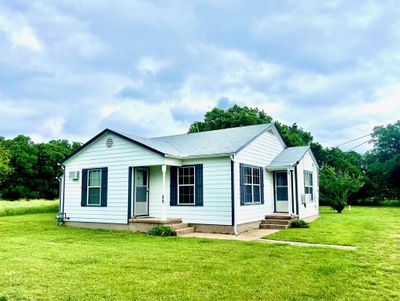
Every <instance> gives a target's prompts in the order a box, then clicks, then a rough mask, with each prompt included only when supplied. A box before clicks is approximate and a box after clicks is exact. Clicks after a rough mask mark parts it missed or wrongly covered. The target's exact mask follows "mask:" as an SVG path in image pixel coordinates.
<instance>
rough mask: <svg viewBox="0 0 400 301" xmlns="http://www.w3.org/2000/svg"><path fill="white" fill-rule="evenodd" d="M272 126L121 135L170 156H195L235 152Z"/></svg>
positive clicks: (261, 125) (262, 125)
mask: <svg viewBox="0 0 400 301" xmlns="http://www.w3.org/2000/svg"><path fill="white" fill-rule="evenodd" d="M271 127H273V124H271V123H269V124H259V125H251V126H243V127H237V128H230V129H223V130H215V131H209V132H200V133H192V134H182V135H174V136H164V137H156V138H143V137H139V136H135V135H130V134H124V133H121V135H124V136H126V137H128V138H130V139H133V140H135V141H138V142H140V143H142V144H145V145H147V146H149V147H150V148H153V149H155V150H158V151H160V152H162V153H165V154H166V155H169V156H173V157H195V156H210V155H221V154H231V153H235V152H237V151H238V150H239V149H240V148H242V147H243V146H245V145H246V144H247V143H249V142H250V141H251V140H252V139H254V138H255V137H257V136H258V135H259V134H261V133H263V132H264V131H266V130H268V129H269V128H271Z"/></svg>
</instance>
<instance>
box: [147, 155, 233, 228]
mask: <svg viewBox="0 0 400 301" xmlns="http://www.w3.org/2000/svg"><path fill="white" fill-rule="evenodd" d="M182 164H183V165H190V164H203V195H204V198H203V200H204V202H203V206H170V205H169V199H170V167H169V166H168V169H167V178H166V203H167V214H168V216H169V217H178V218H182V220H183V222H185V223H199V224H216V225H231V219H232V216H231V214H232V213H231V180H230V179H231V165H230V158H213V159H199V160H186V161H183V162H182ZM161 195H162V173H161V167H160V166H158V167H157V166H154V167H152V168H151V169H150V215H151V216H155V217H161V205H162V203H161Z"/></svg>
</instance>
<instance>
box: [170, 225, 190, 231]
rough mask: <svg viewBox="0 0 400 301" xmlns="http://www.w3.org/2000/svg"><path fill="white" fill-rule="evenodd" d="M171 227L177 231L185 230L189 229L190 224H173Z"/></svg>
mask: <svg viewBox="0 0 400 301" xmlns="http://www.w3.org/2000/svg"><path fill="white" fill-rule="evenodd" d="M170 226H171V227H172V228H174V229H175V230H178V229H183V228H189V224H187V223H177V224H171V225H170Z"/></svg>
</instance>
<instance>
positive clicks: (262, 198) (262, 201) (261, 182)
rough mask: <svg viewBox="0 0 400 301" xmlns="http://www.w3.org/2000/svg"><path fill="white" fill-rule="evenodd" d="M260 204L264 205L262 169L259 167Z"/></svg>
mask: <svg viewBox="0 0 400 301" xmlns="http://www.w3.org/2000/svg"><path fill="white" fill-rule="evenodd" d="M260 186H261V204H264V168H262V167H260Z"/></svg>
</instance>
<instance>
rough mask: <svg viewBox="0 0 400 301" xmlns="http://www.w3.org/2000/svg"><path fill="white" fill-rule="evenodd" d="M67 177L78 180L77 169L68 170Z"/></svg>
mask: <svg viewBox="0 0 400 301" xmlns="http://www.w3.org/2000/svg"><path fill="white" fill-rule="evenodd" d="M69 179H70V180H79V171H70V172H69Z"/></svg>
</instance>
